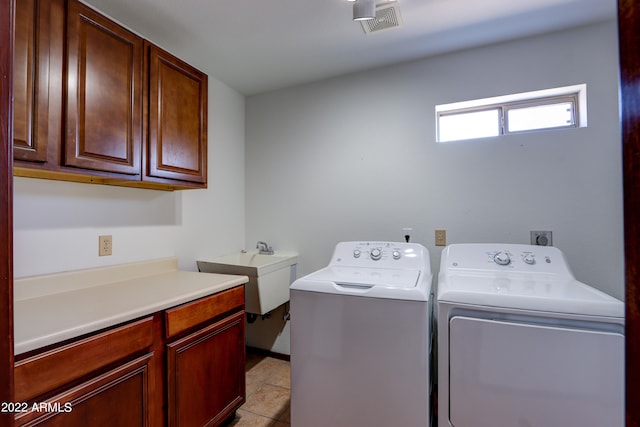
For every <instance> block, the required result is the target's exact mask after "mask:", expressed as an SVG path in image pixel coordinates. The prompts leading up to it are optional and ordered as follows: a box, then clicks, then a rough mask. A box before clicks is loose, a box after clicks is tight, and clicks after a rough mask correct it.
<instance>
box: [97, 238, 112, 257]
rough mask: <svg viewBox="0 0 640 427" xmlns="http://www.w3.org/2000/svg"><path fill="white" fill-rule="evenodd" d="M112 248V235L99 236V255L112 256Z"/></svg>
mask: <svg viewBox="0 0 640 427" xmlns="http://www.w3.org/2000/svg"><path fill="white" fill-rule="evenodd" d="M112 250H113V245H112V241H111V236H98V256H111V252H112Z"/></svg>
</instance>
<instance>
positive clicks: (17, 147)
mask: <svg viewBox="0 0 640 427" xmlns="http://www.w3.org/2000/svg"><path fill="white" fill-rule="evenodd" d="M59 6H60V3H59V2H57V1H55V0H53V1H40V0H21V1H19V2H16V19H15V49H14V52H15V53H14V68H13V74H14V75H13V92H14V105H13V108H14V112H13V114H14V117H13V134H14V139H13V145H14V157H15V158H16V159H19V160H27V161H34V162H42V163H44V162H46V161H47V144H48V142H49V140H52V143H56V142H58V140H59V137H60V135H59V133H56V128H55V123H51V122H50V121H49V112H50V102H51V104H52V105H51V108H52V109H55V108H56V105H55V103H56V99H54V98H55V95H56V94H55V93H51V94H50V81H49V80H50V77H51V78H52V79H56V76H57V79H58V81H60V78H61V75H60V71H59V72H57V73H56V72H55V70H56V67H55V62H56V61H57V62H58V64H61V62H60V61H61V58H62V45H61V40H62V30H63V29H62V28H61V24H62V23H63V22H64V21H62V20H61V19H62V17H61V16H60V14H61V11H62V8H60V7H59ZM56 12H57V17H58V19H59V21H57V22H56ZM56 24H58V25H56ZM56 41H58V43H57V44H56ZM52 49H53V50H54V52H51V50H52ZM51 62H54V64H51ZM59 94H60V91H58V97H57V101H58V103H57V108H58V110H59V109H60V105H61V99H60V95H59ZM54 121H55V120H54ZM50 124H52V125H53V126H52V129H51V130H50V129H49V125H50ZM57 130H58V131H59V130H60V125H58V129H57Z"/></svg>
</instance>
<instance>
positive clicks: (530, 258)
mask: <svg viewBox="0 0 640 427" xmlns="http://www.w3.org/2000/svg"><path fill="white" fill-rule="evenodd" d="M522 260H523V261H524V263H525V264H529V265H533V264H535V263H536V259H535V258H534V257H533V255H531V254H526V255H525V256H523V257H522Z"/></svg>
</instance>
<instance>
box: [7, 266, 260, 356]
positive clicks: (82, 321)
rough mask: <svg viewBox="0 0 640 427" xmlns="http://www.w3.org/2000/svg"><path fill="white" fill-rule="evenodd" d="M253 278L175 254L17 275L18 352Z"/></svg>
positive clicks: (96, 329)
mask: <svg viewBox="0 0 640 427" xmlns="http://www.w3.org/2000/svg"><path fill="white" fill-rule="evenodd" d="M248 280H249V278H248V277H247V276H235V275H227V274H212V273H196V272H191V271H180V270H178V268H177V259H176V258H163V259H160V260H152V261H144V262H140V263H132V264H124V265H119V266H118V265H117V266H110V267H100V268H94V269H87V270H79V271H75V272H73V271H72V272H65V273H59V274H52V275H46V276H36V277H28V278H23V279H16V280H15V282H14V306H13V309H14V352H15V354H21V353H25V352H27V351H31V350H34V349H37V348H40V347H44V346H47V345H50V344H55V343H57V342H60V341H63V340H66V339H69V338H75V337H78V336H80V335H83V334H86V333H90V332H95V331H98V330H100V329H103V328H106V327H109V326H113V325H116V324H119V323H122V322H126V321H128V320H133V319H136V318H139V317H142V316H145V315H148V314H152V313H155V312H157V311H161V310H164V309H166V308H170V307H174V306H177V305H180V304H183V303H186V302H189V301H192V300H195V299H198V298H201V297H204V296H207V295H211V294H215V293H217V292H221V291H224V290H226V289H229V288H232V287H234V286H237V285H241V284H244V283H247V282H248Z"/></svg>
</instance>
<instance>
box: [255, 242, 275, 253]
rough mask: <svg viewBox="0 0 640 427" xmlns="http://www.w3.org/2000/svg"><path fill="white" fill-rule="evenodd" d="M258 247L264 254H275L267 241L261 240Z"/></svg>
mask: <svg viewBox="0 0 640 427" xmlns="http://www.w3.org/2000/svg"><path fill="white" fill-rule="evenodd" d="M256 249H258V251H259V252H258V253H260V254H262V255H273V248H272V247H271V246H269V245H267V243H266V242H262V241H259V242H258V244H256Z"/></svg>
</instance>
